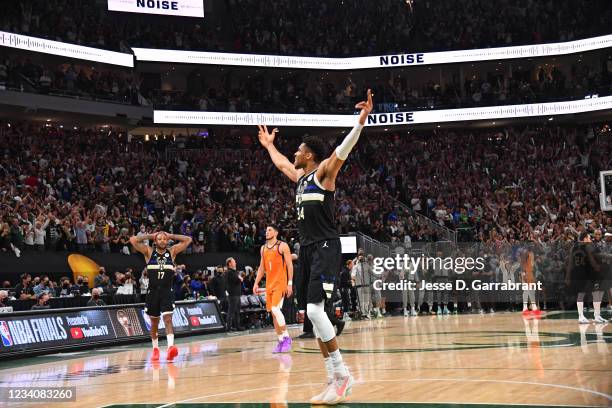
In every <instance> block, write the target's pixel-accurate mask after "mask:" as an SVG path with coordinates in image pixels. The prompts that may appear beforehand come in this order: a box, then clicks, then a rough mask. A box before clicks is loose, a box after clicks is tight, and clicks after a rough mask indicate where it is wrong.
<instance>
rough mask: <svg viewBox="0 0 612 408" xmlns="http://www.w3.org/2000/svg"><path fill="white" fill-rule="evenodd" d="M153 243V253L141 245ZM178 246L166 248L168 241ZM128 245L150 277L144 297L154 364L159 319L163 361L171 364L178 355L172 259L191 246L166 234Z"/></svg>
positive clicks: (136, 239) (137, 238)
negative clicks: (140, 257)
mask: <svg viewBox="0 0 612 408" xmlns="http://www.w3.org/2000/svg"><path fill="white" fill-rule="evenodd" d="M148 240H152V241H153V242H154V243H155V249H153V248H151V247H150V246H148V245H146V244H143V243H142V241H148ZM170 240H172V241H174V242H177V243H176V244H174V245H173V246H172V247H170V248H168V241H170ZM130 243H131V244H132V246H133V247H134V249H136V250H137V251H138V252H140V253H141V254H143V255H144V257H145V262H146V263H147V272H148V274H149V293H148V294H147V298H146V304H145V313H146V314H148V315H149V318H150V319H151V341H152V343H153V357H152V359H153V360H154V361H157V360H159V345H158V340H157V326H158V325H159V317H160V315H161V316H162V317H163V319H164V325H165V326H166V339H167V340H168V352H167V354H166V360H167V361H172V360H173V359H174V357H176V356H177V355H178V349H177V348H176V346H175V345H174V330H173V328H172V313H173V312H174V290H173V284H174V273H175V272H174V270H175V267H176V264H175V259H176V256H177V255H178V254H180V253H181V252H183V251H184V250H185V249H187V247H189V245H190V244H191V237H188V236H185V235H172V234H168V233H166V232H158V233H156V234H150V235H141V236H133V237H130Z"/></svg>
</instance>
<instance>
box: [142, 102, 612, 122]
mask: <svg viewBox="0 0 612 408" xmlns="http://www.w3.org/2000/svg"><path fill="white" fill-rule="evenodd" d="M605 109H612V96H606V97H602V98H593V99H580V100H577V101H567V102H551V103H531V104H525V105H507V106H491V107H487V108H469V109H440V110H430V111H417V112H393V113H374V114H371V115H369V116H368V121H367V123H366V126H395V125H411V124H423V123H444V122H460V121H473V120H488V119H504V118H517V117H526V116H554V115H566V114H574V113H584V112H593V111H598V110H605ZM153 120H154V122H155V123H156V124H185V125H247V126H255V125H257V124H266V125H273V126H312V127H352V126H354V125H355V123H356V120H357V119H356V117H355V115H304V114H282V113H236V112H196V111H165V110H156V111H154V114H153Z"/></svg>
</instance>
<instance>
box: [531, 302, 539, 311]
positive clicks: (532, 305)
mask: <svg viewBox="0 0 612 408" xmlns="http://www.w3.org/2000/svg"><path fill="white" fill-rule="evenodd" d="M531 310H538V304H537V303H535V302H534V303H532V304H531Z"/></svg>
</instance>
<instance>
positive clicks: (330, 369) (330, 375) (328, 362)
mask: <svg viewBox="0 0 612 408" xmlns="http://www.w3.org/2000/svg"><path fill="white" fill-rule="evenodd" d="M323 361H324V362H325V370H326V371H327V382H328V383H331V382H332V381H334V363H333V362H332V359H331V357H327V358H324V359H323Z"/></svg>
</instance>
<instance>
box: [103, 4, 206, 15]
mask: <svg viewBox="0 0 612 408" xmlns="http://www.w3.org/2000/svg"><path fill="white" fill-rule="evenodd" d="M108 9H109V10H111V11H125V12H128V13H144V14H162V15H166V16H183V17H204V0H108Z"/></svg>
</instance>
